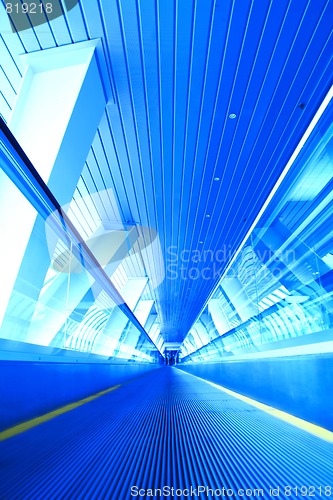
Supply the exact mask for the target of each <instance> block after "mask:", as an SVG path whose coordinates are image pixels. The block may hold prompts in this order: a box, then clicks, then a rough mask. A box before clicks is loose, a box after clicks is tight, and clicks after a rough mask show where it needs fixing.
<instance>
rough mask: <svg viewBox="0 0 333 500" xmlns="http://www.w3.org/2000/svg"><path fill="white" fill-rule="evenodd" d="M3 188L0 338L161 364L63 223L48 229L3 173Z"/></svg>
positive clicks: (53, 220)
mask: <svg viewBox="0 0 333 500" xmlns="http://www.w3.org/2000/svg"><path fill="white" fill-rule="evenodd" d="M0 190H1V206H0V208H1V211H2V217H1V218H0V219H1V227H0V230H1V234H2V235H3V244H2V247H1V257H2V262H3V264H4V265H3V273H2V294H1V304H0V307H1V309H0V311H1V318H0V320H1V329H0V339H6V340H9V341H16V342H23V343H28V344H35V345H41V346H49V347H52V348H61V349H68V350H75V351H79V352H85V353H90V354H96V355H102V356H107V357H108V358H109V359H110V360H111V361H112V360H118V359H121V360H131V361H140V362H156V361H157V360H158V357H159V355H158V351H157V349H156V347H155V345H154V344H153V342H151V341H150V339H149V337H148V336H147V335H146V334H144V332H143V331H142V330H140V329H139V328H138V327H137V326H136V325H135V324H133V323H132V322H131V321H130V320H129V318H128V317H127V316H126V315H125V313H124V312H123V310H121V308H120V307H119V303H120V301H119V300H116V299H115V298H114V297H112V289H110V291H109V289H108V287H107V286H105V280H107V278H106V275H105V274H104V275H103V271H102V269H101V268H100V267H99V265H98V262H96V260H95V261H94V260H92V259H94V258H93V257H91V255H92V254H89V253H88V254H87V252H86V251H83V248H82V246H81V245H80V243H79V242H78V241H77V239H75V238H73V234H72V232H71V230H69V229H68V227H67V225H66V221H65V219H64V218H63V217H62V216H61V215H60V214H59V213H58V212H55V213H54V214H53V215H52V216H50V217H48V219H47V225H45V220H44V219H43V217H42V216H41V215H39V214H38V213H37V212H36V210H35V209H34V208H33V207H32V205H31V204H30V203H29V201H28V200H27V199H26V198H25V197H24V195H23V194H22V193H21V192H20V191H19V190H18V188H17V187H16V186H15V185H14V184H13V183H12V181H10V180H9V178H8V177H7V176H6V175H5V174H4V172H2V171H0ZM8 208H10V209H11V210H10V211H9V212H8ZM103 280H104V281H103ZM116 296H117V295H115V297H116ZM117 297H118V296H117ZM116 302H117V303H116ZM149 311H150V309H149Z"/></svg>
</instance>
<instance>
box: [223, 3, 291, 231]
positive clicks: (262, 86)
mask: <svg viewBox="0 0 333 500" xmlns="http://www.w3.org/2000/svg"><path fill="white" fill-rule="evenodd" d="M289 6H290V4H288V9H289ZM288 9H287V12H288ZM284 22H285V18H284ZM284 22H283V23H282V24H281V25H280V30H279V32H280V33H279V36H278V38H277V41H276V42H275V45H274V47H273V51H272V53H271V57H270V62H269V64H268V67H267V70H266V73H265V77H264V80H263V82H262V85H261V89H260V92H259V95H258V98H257V100H256V105H255V108H254V111H253V113H252V114H251V120H250V123H251V122H252V121H253V119H254V116H255V111H256V108H257V106H258V104H259V102H260V97H261V93H262V91H263V88H264V83H265V80H266V77H267V75H268V72H269V68H270V66H271V64H272V60H273V57H274V53H275V50H276V46H277V43H278V39H279V38H280V36H281V33H282V28H283V24H284ZM275 88H276V87H275ZM269 109H270V107H269V108H268V109H267V111H266V115H267V114H268V112H269ZM266 115H265V116H266ZM263 123H264V119H263V121H262V125H261V127H260V129H259V132H260V130H262V128H263ZM249 130H250V127H248V128H247V132H246V135H245V137H244V140H243V144H245V140H246V137H247V135H248V133H249ZM258 140H259V133H258V134H257V141H258ZM257 141H256V142H255V144H254V146H253V148H252V150H253V149H254V147H255V146H256V143H257ZM221 147H222V140H221V141H220V145H219V150H218V153H217V156H216V164H215V165H217V164H218V161H219V156H220V151H221ZM248 163H249V160H248ZM215 168H216V167H215ZM225 171H226V169H225V170H224V172H223V175H222V178H221V182H220V189H222V187H223V180H224V175H225ZM220 189H219V191H220ZM218 194H219V193H218ZM221 232H222V231H221Z"/></svg>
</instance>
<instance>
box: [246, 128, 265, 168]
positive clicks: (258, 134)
mask: <svg viewBox="0 0 333 500" xmlns="http://www.w3.org/2000/svg"><path fill="white" fill-rule="evenodd" d="M263 123H264V122H262V125H263ZM261 128H262V127H261ZM258 138H259V134H258V135H257V141H258ZM257 141H256V142H257ZM255 144H256V143H255ZM253 150H254V147H253V149H252V151H253ZM248 163H249V160H248Z"/></svg>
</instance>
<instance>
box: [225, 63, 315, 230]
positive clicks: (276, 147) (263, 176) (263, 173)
mask: <svg viewBox="0 0 333 500" xmlns="http://www.w3.org/2000/svg"><path fill="white" fill-rule="evenodd" d="M313 71H314V69H313ZM310 77H311V74H310V76H309V78H308V80H309V79H310ZM319 84H320V82H318V85H317V87H320V85H319ZM317 87H316V89H317ZM316 89H315V90H316ZM314 92H315V91H313V94H314ZM309 100H311V96H310V98H309ZM301 118H302V115H301V114H300V117H299V119H298V121H297V122H296V124H295V126H294V129H296V126H297V125H298V123H299V122H300V121H301ZM290 119H291V118H289V120H288V121H287V123H286V125H285V128H284V130H286V128H287V126H288V124H289V121H290ZM309 120H310V119H309ZM290 135H292V134H290ZM281 137H283V135H281ZM278 144H279V143H278ZM277 149H278V145H276V146H275V149H274V150H273V152H272V155H271V157H272V156H273V155H274V152H275V150H277ZM283 151H284V150H283ZM262 154H264V152H262ZM282 154H283V153H281V155H282ZM281 155H280V157H281ZM280 157H279V158H278V159H277V160H276V163H277V162H278V161H279V159H280ZM267 169H268V166H267V167H266V169H265V170H264V171H263V172H262V176H261V178H262V179H264V178H265V172H266V170H267ZM268 182H269V179H267V178H266V182H264V187H265V186H266V184H267V183H268ZM253 196H254V194H252V198H253ZM252 198H251V199H252ZM250 202H251V200H250ZM250 202H249V205H251V203H250ZM235 216H236V214H235ZM235 216H234V218H235ZM233 220H234V219H233ZM231 225H232V224H231Z"/></svg>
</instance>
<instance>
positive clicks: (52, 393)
mask: <svg viewBox="0 0 333 500" xmlns="http://www.w3.org/2000/svg"><path fill="white" fill-rule="evenodd" d="M158 368H159V365H152V364H139V363H138V364H130V363H124V364H114V365H111V364H110V363H108V364H107V363H73V362H31V361H0V370H1V379H0V401H1V405H0V430H3V429H6V428H8V427H10V426H12V425H15V424H18V423H21V422H24V421H26V420H29V419H31V418H34V417H37V416H40V415H43V414H44V413H47V412H49V411H52V410H54V409H57V408H59V407H61V406H64V405H66V404H68V403H72V402H75V401H78V400H80V399H82V398H85V397H87V396H90V395H92V394H95V393H97V392H99V391H102V390H103V389H107V388H109V387H112V386H114V385H117V384H120V383H123V382H125V381H127V380H130V379H132V378H136V377H138V376H141V375H144V374H145V373H147V372H148V371H151V370H154V369H158Z"/></svg>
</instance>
